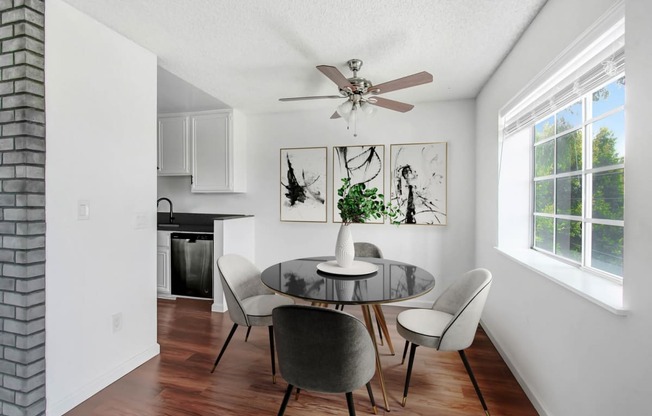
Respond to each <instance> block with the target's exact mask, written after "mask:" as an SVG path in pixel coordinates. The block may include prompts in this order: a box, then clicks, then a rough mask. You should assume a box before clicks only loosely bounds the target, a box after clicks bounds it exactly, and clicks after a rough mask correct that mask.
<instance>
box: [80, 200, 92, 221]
mask: <svg viewBox="0 0 652 416" xmlns="http://www.w3.org/2000/svg"><path fill="white" fill-rule="evenodd" d="M90 218H91V202H90V201H88V200H85V199H80V200H79V201H77V219H78V220H89V219H90Z"/></svg>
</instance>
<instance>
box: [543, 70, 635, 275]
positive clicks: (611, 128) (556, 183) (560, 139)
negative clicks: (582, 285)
mask: <svg viewBox="0 0 652 416" xmlns="http://www.w3.org/2000/svg"><path fill="white" fill-rule="evenodd" d="M624 104H625V76H624V73H620V74H617V75H615V76H613V77H612V78H611V79H609V80H608V81H607V82H606V83H605V84H604V85H601V86H600V87H598V88H595V89H593V90H590V91H589V92H588V93H587V94H585V95H583V96H581V97H579V99H578V100H577V101H574V102H572V103H571V104H570V105H567V106H565V107H563V108H561V109H559V110H557V111H555V112H552V113H551V114H547V115H545V116H544V117H543V118H541V119H540V120H539V121H538V122H536V123H535V124H534V126H533V127H532V136H533V148H532V151H533V182H532V189H533V192H532V193H533V203H532V207H533V210H532V211H533V212H532V225H533V232H532V236H533V237H532V247H533V248H534V249H536V250H540V251H543V252H546V253H549V254H552V255H554V256H557V257H559V258H561V259H563V260H565V261H569V262H572V263H575V264H578V265H581V266H584V267H587V268H589V269H592V270H594V271H598V272H602V273H606V274H608V275H609V276H612V277H615V278H622V276H623V250H624V247H623V237H624V229H625V222H624V218H623V211H624V210H623V208H624V164H625V137H624V131H625V129H624V126H625V109H624Z"/></svg>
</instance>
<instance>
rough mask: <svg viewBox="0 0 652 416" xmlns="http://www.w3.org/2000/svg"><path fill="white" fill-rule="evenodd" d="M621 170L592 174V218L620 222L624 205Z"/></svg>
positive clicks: (623, 183) (622, 174)
mask: <svg viewBox="0 0 652 416" xmlns="http://www.w3.org/2000/svg"><path fill="white" fill-rule="evenodd" d="M624 195H625V174H624V172H623V170H622V169H618V170H611V171H608V172H600V173H594V174H593V218H603V219H608V220H622V219H623V211H624V205H625V198H624Z"/></svg>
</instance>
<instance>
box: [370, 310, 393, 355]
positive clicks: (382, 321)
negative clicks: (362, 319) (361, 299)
mask: <svg viewBox="0 0 652 416" xmlns="http://www.w3.org/2000/svg"><path fill="white" fill-rule="evenodd" d="M372 306H373V308H374V312H376V318H377V319H378V322H379V323H380V329H381V330H382V331H383V334H384V335H385V340H386V341H387V346H388V347H389V352H391V353H392V355H396V353H395V352H394V345H392V338H391V337H390V336H389V329H388V328H387V321H385V314H384V313H383V308H381V307H380V305H372Z"/></svg>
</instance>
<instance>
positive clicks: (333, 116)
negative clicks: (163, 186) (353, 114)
mask: <svg viewBox="0 0 652 416" xmlns="http://www.w3.org/2000/svg"><path fill="white" fill-rule="evenodd" d="M340 117H342V116H341V115H340V113H338V112H337V111H336V112H334V113H333V115H332V116H331V120H334V119H336V118H340Z"/></svg>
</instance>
